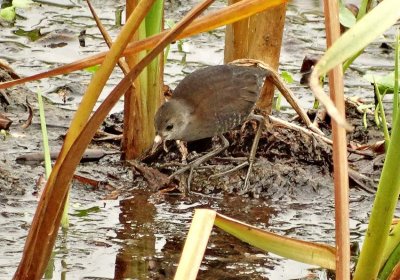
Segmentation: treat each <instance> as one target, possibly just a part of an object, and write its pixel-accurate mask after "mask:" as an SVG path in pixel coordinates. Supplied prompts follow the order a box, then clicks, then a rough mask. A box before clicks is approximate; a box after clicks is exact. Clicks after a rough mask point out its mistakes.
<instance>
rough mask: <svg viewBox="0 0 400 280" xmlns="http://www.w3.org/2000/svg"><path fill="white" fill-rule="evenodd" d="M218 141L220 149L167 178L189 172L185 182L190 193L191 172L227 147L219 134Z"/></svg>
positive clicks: (223, 137) (227, 144)
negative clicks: (220, 145) (219, 141)
mask: <svg viewBox="0 0 400 280" xmlns="http://www.w3.org/2000/svg"><path fill="white" fill-rule="evenodd" d="M218 137H219V139H220V140H221V142H222V147H220V148H218V149H215V150H213V151H211V152H209V153H207V154H205V155H203V156H201V157H199V158H198V159H195V160H194V161H192V162H191V163H189V164H188V165H186V166H185V167H183V168H181V169H179V170H177V171H175V172H174V173H172V174H171V175H170V176H169V178H170V179H171V178H173V177H175V176H176V175H179V174H182V173H183V172H185V171H187V170H190V172H189V176H188V182H187V191H188V193H189V192H190V183H191V181H192V177H193V171H194V169H196V168H197V167H198V166H199V165H200V164H202V163H203V162H205V161H207V160H209V159H210V158H213V157H214V156H216V155H217V154H219V153H221V152H222V151H223V150H225V149H226V148H228V147H229V142H228V140H227V139H226V138H225V136H224V135H222V134H220V135H218Z"/></svg>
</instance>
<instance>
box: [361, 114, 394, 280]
mask: <svg viewBox="0 0 400 280" xmlns="http://www.w3.org/2000/svg"><path fill="white" fill-rule="evenodd" d="M399 151H400V118H399V115H397V116H396V119H395V120H394V125H393V130H392V137H391V142H390V145H389V148H388V151H387V154H386V160H385V163H384V165H383V170H382V175H381V179H380V181H379V186H378V190H377V192H376V197H375V201H374V204H373V207H372V211H371V218H370V223H369V225H368V229H367V233H366V236H365V240H364V244H363V247H362V250H361V254H360V258H359V260H358V263H357V267H356V271H355V275H354V280H365V279H376V277H377V275H378V272H379V270H380V268H381V266H382V260H383V254H384V249H385V246H386V242H387V240H388V236H389V229H390V226H391V222H392V218H393V214H394V210H395V208H396V205H397V202H398V197H399V192H400V176H399V175H398V174H399V172H400V156H399V155H400V154H399Z"/></svg>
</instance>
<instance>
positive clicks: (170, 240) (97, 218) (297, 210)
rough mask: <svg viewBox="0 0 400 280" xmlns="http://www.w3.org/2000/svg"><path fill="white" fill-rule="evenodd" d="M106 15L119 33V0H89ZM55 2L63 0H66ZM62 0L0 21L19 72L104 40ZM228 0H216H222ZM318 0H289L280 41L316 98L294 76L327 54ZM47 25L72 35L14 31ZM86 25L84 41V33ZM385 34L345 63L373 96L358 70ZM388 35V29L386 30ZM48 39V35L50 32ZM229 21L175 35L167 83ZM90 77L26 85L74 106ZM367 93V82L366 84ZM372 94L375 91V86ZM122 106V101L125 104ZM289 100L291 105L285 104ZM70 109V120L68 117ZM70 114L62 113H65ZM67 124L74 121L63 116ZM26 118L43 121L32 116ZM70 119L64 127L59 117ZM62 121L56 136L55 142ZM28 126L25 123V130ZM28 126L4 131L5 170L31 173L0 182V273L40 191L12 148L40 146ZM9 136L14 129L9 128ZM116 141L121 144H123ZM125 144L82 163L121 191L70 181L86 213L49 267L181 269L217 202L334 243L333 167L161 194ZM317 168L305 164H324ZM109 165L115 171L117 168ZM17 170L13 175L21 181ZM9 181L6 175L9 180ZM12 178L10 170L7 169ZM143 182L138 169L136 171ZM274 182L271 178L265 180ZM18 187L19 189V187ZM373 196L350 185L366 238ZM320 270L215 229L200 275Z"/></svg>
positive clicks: (140, 273)
mask: <svg viewBox="0 0 400 280" xmlns="http://www.w3.org/2000/svg"><path fill="white" fill-rule="evenodd" d="M92 2H93V5H94V6H95V8H96V11H98V13H99V16H100V17H101V19H102V21H103V23H104V24H105V25H106V27H107V28H108V30H109V32H110V33H111V35H112V36H115V35H116V34H117V33H118V28H116V27H115V26H114V10H115V7H116V6H117V5H122V2H123V1H104V0H103V1H100V0H97V1H92ZM171 2H172V3H169V4H168V11H167V12H166V15H167V18H173V19H175V20H176V19H177V18H179V17H180V16H181V15H182V14H183V13H184V12H185V11H187V10H188V9H189V7H191V6H192V5H193V2H194V1H189V0H188V1H184V0H182V1H171ZM59 3H60V2H59ZM62 3H63V4H64V5H65V6H54V5H48V4H45V3H43V4H42V6H38V5H35V6H33V7H32V8H30V9H27V10H18V14H19V15H22V16H24V17H25V19H19V20H17V22H16V24H15V25H14V26H8V27H3V28H2V32H0V41H1V43H0V58H2V59H6V60H7V61H8V62H9V63H10V64H11V65H12V67H13V68H14V69H15V71H16V72H17V73H19V74H21V75H23V76H24V75H31V74H35V73H38V72H41V71H44V70H46V69H48V68H51V67H55V66H57V65H60V64H62V63H66V62H70V61H73V60H76V59H79V58H82V57H85V56H86V55H88V54H90V53H94V52H97V51H101V50H106V49H107V47H106V46H105V44H104V43H102V42H103V41H102V39H101V36H100V35H99V32H98V30H97V27H96V26H95V24H94V22H93V21H91V16H90V14H89V11H88V9H87V8H86V4H85V1H78V0H76V1H72V0H71V1H63V2H62ZM221 5H222V3H221V2H217V3H216V4H214V5H213V8H216V7H219V6H221ZM321 15H322V12H321V5H320V1H311V0H308V1H292V2H291V3H290V5H289V8H288V11H287V20H286V27H285V35H284V45H283V48H282V55H281V67H280V70H285V71H289V72H291V73H293V75H294V78H295V83H294V84H292V85H291V88H292V89H293V90H294V91H295V93H296V94H297V95H298V96H299V97H300V99H301V102H302V105H303V106H304V107H305V108H309V107H310V106H311V105H312V102H313V97H312V96H311V94H310V92H309V90H308V89H307V88H306V87H304V86H301V85H299V80H300V74H299V73H298V72H299V69H300V66H301V62H302V60H303V58H304V56H305V55H316V56H318V55H321V54H322V53H323V50H324V48H325V38H324V32H323V29H324V22H323V18H322V16H321ZM34 28H40V29H41V32H42V33H47V32H51V31H55V30H58V31H60V32H61V34H62V37H61V38H60V37H59V36H58V35H57V36H55V37H54V40H55V41H56V42H67V45H66V46H64V47H60V48H48V47H45V45H46V44H48V43H45V42H48V41H46V40H45V39H40V40H38V41H35V42H31V41H30V40H29V39H28V38H27V37H24V36H18V35H15V34H14V33H15V31H16V30H18V29H23V30H32V29H34ZM83 29H85V30H86V34H87V36H86V47H85V48H82V47H79V45H78V40H77V36H78V35H79V32H80V31H82V30H83ZM393 34H394V32H393V30H390V31H389V32H388V36H389V39H387V38H380V39H378V40H377V42H375V43H373V44H372V45H371V46H370V47H368V48H367V51H366V54H364V55H363V56H362V57H360V58H359V59H358V60H357V61H356V63H355V65H354V68H355V69H356V70H357V71H355V70H351V71H349V73H347V74H346V75H347V80H346V93H349V94H350V95H353V96H357V95H362V96H363V97H364V98H365V99H367V100H372V95H370V94H369V93H371V87H370V86H369V84H368V82H367V81H365V80H363V79H362V78H361V77H360V74H359V73H360V72H359V71H366V70H368V69H370V67H371V66H373V67H374V68H376V69H378V72H381V73H383V72H385V71H391V69H392V67H393V66H392V65H393V53H389V54H387V53H385V52H383V51H382V50H381V49H379V48H378V47H379V45H380V42H381V41H385V42H391V38H392V37H393V36H392V35H393ZM390 36H391V37H390ZM52 42H53V41H52ZM223 44H224V41H223V29H219V30H217V31H214V32H210V33H206V34H202V35H198V36H194V37H193V38H190V39H186V40H184V42H183V50H184V51H183V52H182V51H180V50H179V49H178V47H177V44H174V45H172V46H171V51H170V56H169V61H168V63H167V65H166V69H165V76H166V83H167V84H170V85H171V86H172V87H174V85H176V83H177V82H178V81H179V80H180V79H182V77H184V75H185V74H186V73H188V72H191V71H192V70H194V69H195V68H197V67H200V66H203V65H213V64H221V63H222V62H223ZM120 78H121V72H120V71H119V70H116V71H115V73H114V74H113V76H112V78H111V79H110V80H109V83H108V84H107V87H106V89H105V90H104V93H103V96H104V95H105V94H107V93H108V92H109V91H110V90H111V89H112V88H113V86H115V84H116V83H117V82H118V80H119V79H120ZM89 80H90V74H89V73H87V72H82V71H81V72H77V73H72V74H71V75H68V76H62V77H55V78H50V79H45V80H44V81H41V82H35V83H30V84H28V85H27V86H28V87H29V88H30V89H31V90H34V91H36V90H38V89H39V90H40V91H43V92H44V93H45V96H46V97H47V98H48V99H49V100H51V101H52V102H54V103H55V104H58V106H60V107H61V108H67V109H75V108H76V106H77V105H78V104H79V100H80V94H81V90H83V88H84V86H85V85H86V84H87V83H88V81H89ZM69 84H78V85H81V87H78V88H77V89H76V91H75V92H74V93H73V94H72V95H71V96H70V99H69V100H68V101H67V102H66V104H64V103H63V102H62V99H61V97H60V96H58V95H57V94H56V93H53V90H54V89H55V88H57V87H59V86H64V85H69ZM366 93H367V94H366ZM368 94H369V95H368ZM120 108H121V104H119V107H118V106H117V108H116V109H115V111H118V110H119V109H120ZM285 112H287V113H291V111H290V110H286V111H285ZM66 121H67V120H66ZM66 121H65V122H66ZM65 126H66V127H67V126H68V123H67V122H66V123H65ZM31 129H36V130H37V131H38V127H37V126H33V128H31ZM64 130H65V128H64ZM59 132H60V131H59V130H57V131H54V132H52V131H51V130H50V133H53V135H52V137H51V141H53V142H54V143H58V144H60V143H61V142H60V141H61V140H60V139H59ZM26 134H29V132H27V133H26ZM27 136H29V135H23V137H21V138H20V140H17V141H16V142H15V143H14V146H13V149H14V148H15V149H16V150H15V151H14V150H13V149H7V148H9V147H8V146H6V145H8V144H7V143H6V142H0V150H1V151H2V154H1V159H2V160H3V162H9V164H10V165H12V168H13V170H14V173H12V174H7V173H3V172H2V173H0V175H1V176H14V177H19V176H25V177H24V179H25V180H26V182H25V184H24V185H23V186H24V187H25V189H14V190H12V189H11V188H12V187H13V185H12V183H10V186H8V187H11V188H7V186H6V187H2V188H1V189H0V194H1V196H0V205H1V213H0V214H1V215H0V228H1V230H0V248H1V249H0V279H10V278H11V277H12V275H13V273H14V271H15V269H16V267H17V265H18V262H19V260H20V257H21V254H22V250H23V245H24V241H25V237H26V235H27V231H28V229H29V225H30V222H31V220H32V217H33V214H34V211H35V207H36V203H37V198H36V196H35V195H34V194H33V193H34V192H35V191H36V188H35V180H36V179H37V177H38V176H39V174H42V173H43V168H42V167H41V166H28V165H19V164H15V162H14V159H15V157H16V155H15V153H18V152H19V151H21V149H22V148H21V147H23V149H25V150H37V149H40V138H38V139H33V140H29V138H28V139H27ZM13 137H14V139H16V138H17V136H16V135H15V134H13ZM116 148H117V147H116ZM116 161H118V156H109V157H106V158H104V159H102V160H101V161H100V163H99V164H98V165H97V164H90V163H88V164H82V165H81V167H80V168H79V172H80V173H81V174H84V175H87V176H93V177H95V178H97V179H99V180H108V181H109V182H112V184H114V186H116V187H119V188H122V189H124V193H125V194H129V195H127V196H126V197H124V198H120V199H118V200H102V199H101V198H103V197H104V195H105V193H106V192H107V190H106V189H105V188H102V189H100V190H92V189H91V188H88V187H83V186H82V185H81V184H78V183H76V182H75V183H74V185H73V187H72V198H71V201H72V202H71V209H70V213H72V214H76V215H77V214H78V213H81V214H82V212H79V211H78V210H84V209H91V210H90V211H87V213H84V214H82V216H76V215H75V216H74V215H73V216H71V226H70V229H69V230H68V231H66V232H61V231H60V234H59V239H58V241H57V245H56V248H55V250H54V256H53V258H52V261H51V264H50V265H49V268H48V272H47V273H46V277H45V278H47V279H122V278H132V279H171V278H172V277H173V274H174V271H175V269H176V265H177V262H178V260H179V255H180V252H181V249H182V246H183V242H184V239H185V236H186V233H187V230H188V228H189V224H190V221H191V218H192V214H193V210H194V209H195V208H204V207H206V208H212V209H216V210H218V211H219V212H221V213H222V214H226V215H229V216H231V217H234V218H237V219H240V220H243V221H246V222H247V223H250V224H254V225H257V226H259V227H261V228H265V229H268V230H270V231H272V232H275V233H279V234H283V235H285V236H290V237H295V238H301V239H303V240H308V241H315V242H323V243H328V244H331V245H332V244H333V243H334V220H333V218H334V207H333V192H332V183H331V181H330V178H329V176H328V183H327V181H326V180H323V181H322V182H321V185H319V186H318V188H315V186H305V185H304V182H298V185H299V188H298V189H281V188H279V186H278V187H277V186H274V183H276V182H265V184H266V187H269V191H268V193H267V194H266V195H264V196H263V197H262V198H259V199H256V198H246V197H240V196H235V195H229V194H224V193H223V192H222V193H219V194H214V195H210V196H205V195H198V194H193V195H191V196H190V197H183V196H173V195H161V194H154V193H151V192H148V191H144V190H143V189H142V188H137V186H136V185H132V181H133V177H134V175H132V171H131V169H130V168H127V167H124V166H119V165H117V164H115V162H116ZM318 172H319V169H318V168H316V169H315V173H312V174H308V176H321V177H322V176H323V175H324V174H319V173H318ZM110 174H114V175H116V176H117V177H118V180H116V179H115V178H114V179H112V178H111V176H110ZM18 180H20V181H21V179H20V178H19V179H15V181H18ZM9 181H10V180H9ZM10 182H12V180H11V181H10ZM134 182H137V181H134ZM269 184H270V186H269ZM17 190H18V191H19V192H17ZM372 201H373V198H372V197H371V195H369V194H367V193H365V192H364V191H360V190H355V189H352V190H351V205H350V207H351V213H350V214H351V217H352V218H351V221H350V226H351V229H352V240H354V241H357V242H360V241H361V238H362V237H361V236H362V235H360V234H362V233H363V232H364V231H365V228H366V222H367V221H368V211H369V209H370V205H371V203H372ZM311 272H312V273H314V274H315V275H316V277H317V279H327V276H326V272H324V271H322V270H318V269H315V268H313V267H311V266H308V265H304V264H300V263H298V262H294V261H289V260H284V259H282V258H280V257H278V256H275V255H272V254H269V253H265V252H261V251H259V250H256V249H253V248H251V247H250V246H249V245H247V244H244V243H242V242H240V241H239V240H237V239H235V238H233V237H231V236H229V235H227V234H224V233H222V232H221V231H220V230H215V231H214V232H213V235H212V237H211V239H210V242H209V244H208V249H207V251H206V255H205V257H204V261H203V265H202V267H201V271H200V273H199V276H198V279H301V278H302V277H306V276H307V275H309V274H310V273H311Z"/></svg>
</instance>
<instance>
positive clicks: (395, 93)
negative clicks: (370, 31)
mask: <svg viewBox="0 0 400 280" xmlns="http://www.w3.org/2000/svg"><path fill="white" fill-rule="evenodd" d="M399 39H400V36H399V30H398V29H397V36H396V44H395V55H394V87H393V119H396V117H397V112H398V111H399V43H400V42H399Z"/></svg>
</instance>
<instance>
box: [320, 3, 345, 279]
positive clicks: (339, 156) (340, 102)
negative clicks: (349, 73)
mask: <svg viewBox="0 0 400 280" xmlns="http://www.w3.org/2000/svg"><path fill="white" fill-rule="evenodd" d="M324 13H325V25H326V41H327V46H328V48H329V47H330V46H331V45H332V44H333V42H335V41H336V40H337V39H338V38H339V37H340V24H339V3H338V1H331V0H325V1H324ZM328 77H329V90H330V96H331V99H332V100H333V102H334V104H335V106H336V108H337V109H338V112H339V114H340V115H341V116H343V118H345V104H344V94H343V70H342V65H341V64H340V65H338V66H336V67H335V68H333V69H332V70H331V71H330V72H329V73H328ZM332 139H333V166H334V167H333V169H334V170H333V171H334V175H333V177H334V186H335V226H336V227H335V228H336V279H341V280H346V279H350V240H349V237H350V230H349V181H348V180H349V179H348V178H349V177H348V165H347V145H346V130H345V128H343V127H342V126H339V125H338V123H337V122H336V121H334V120H333V119H332Z"/></svg>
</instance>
